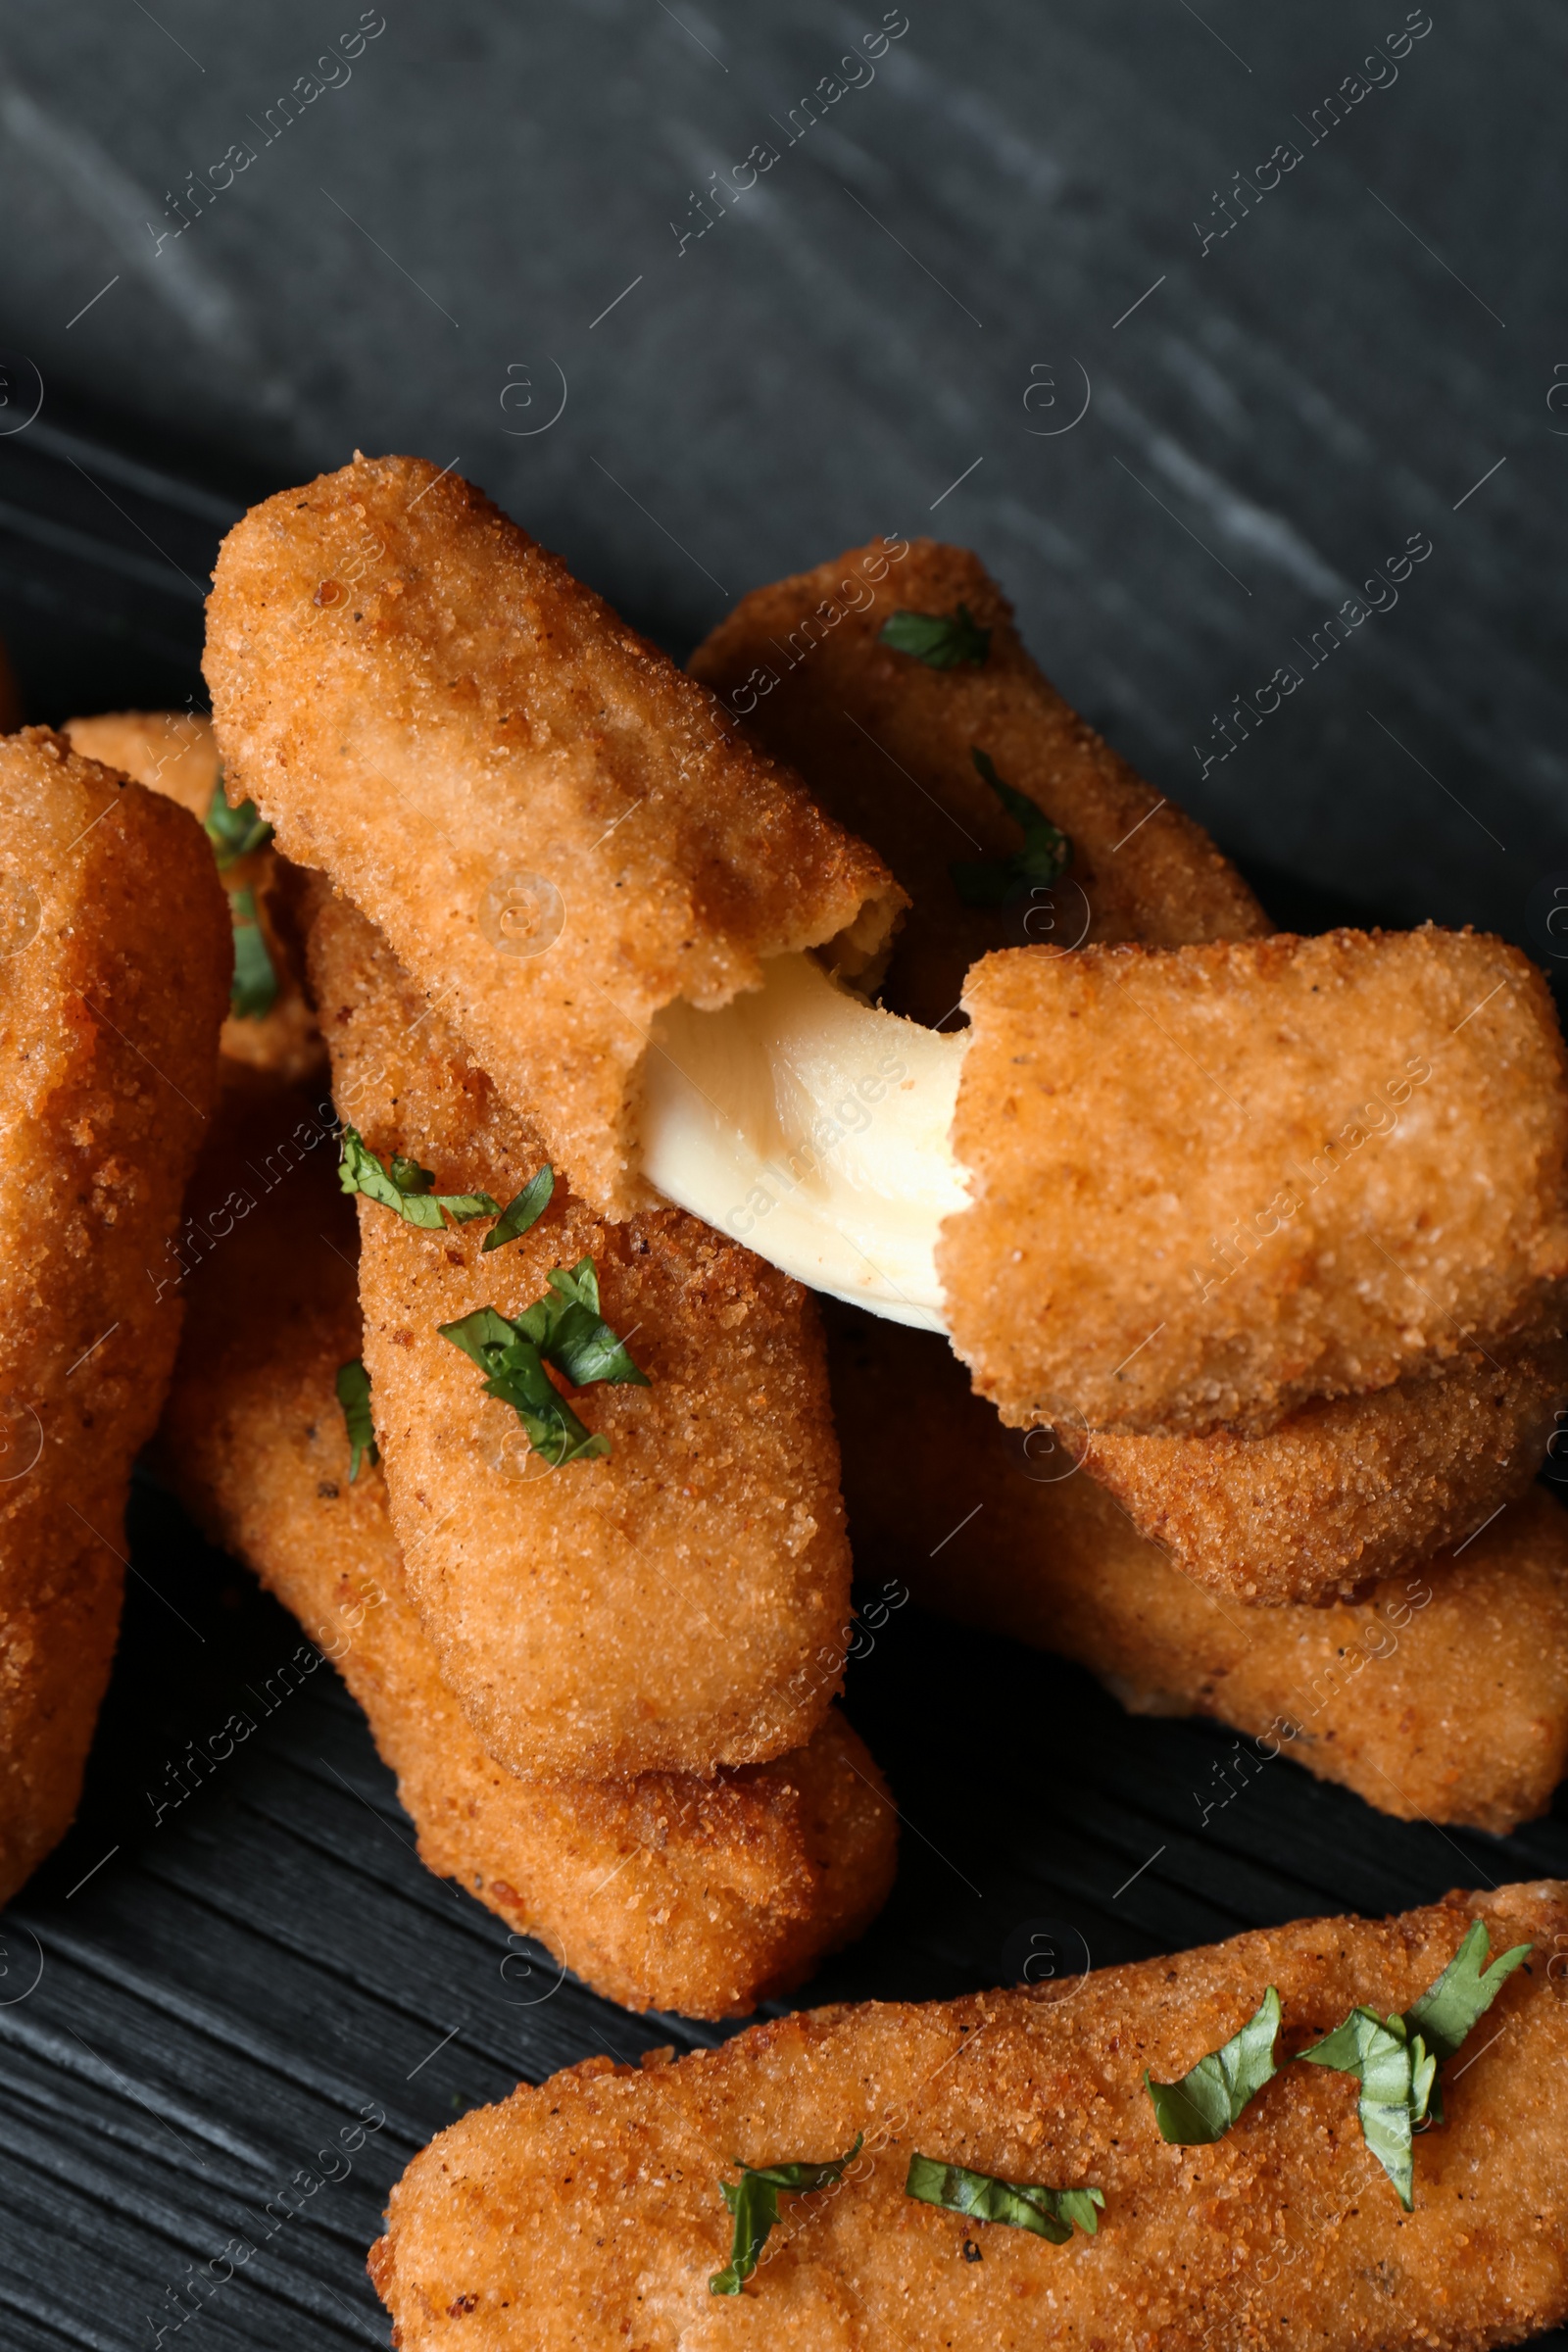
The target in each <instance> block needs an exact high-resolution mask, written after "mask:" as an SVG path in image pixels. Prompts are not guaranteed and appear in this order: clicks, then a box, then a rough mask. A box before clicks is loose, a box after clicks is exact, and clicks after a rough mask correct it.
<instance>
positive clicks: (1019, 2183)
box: [904, 2155, 1105, 2246]
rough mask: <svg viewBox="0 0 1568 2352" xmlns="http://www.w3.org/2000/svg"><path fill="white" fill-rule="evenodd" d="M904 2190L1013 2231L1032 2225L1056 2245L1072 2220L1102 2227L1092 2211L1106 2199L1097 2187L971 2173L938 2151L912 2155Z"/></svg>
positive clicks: (1084, 2226)
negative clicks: (1049, 2184) (1056, 2185)
mask: <svg viewBox="0 0 1568 2352" xmlns="http://www.w3.org/2000/svg"><path fill="white" fill-rule="evenodd" d="M904 2193H905V2195H906V2196H907V2197H918V2198H919V2200H920V2202H921V2203H922V2204H923V2205H940V2206H942V2207H943V2208H944V2209H945V2210H946V2211H947V2212H949V2213H961V2214H965V2215H967V2216H968V2218H969V2219H970V2220H971V2221H976V2222H1007V2223H1009V2224H1010V2225H1011V2227H1012V2228H1013V2229H1029V2230H1032V2231H1033V2233H1034V2235H1035V2236H1036V2237H1047V2238H1049V2239H1050V2240H1051V2243H1052V2244H1053V2245H1054V2246H1064V2245H1065V2244H1066V2243H1067V2240H1068V2238H1069V2237H1071V2235H1072V2226H1073V2224H1074V2222H1076V2223H1077V2224H1078V2227H1079V2229H1084V2230H1087V2231H1088V2233H1089V2235H1090V2236H1091V2237H1093V2236H1094V2234H1095V2231H1096V2230H1097V2229H1099V2227H1100V2222H1099V2217H1098V2214H1097V2212H1096V2208H1097V2207H1098V2206H1103V2204H1104V2202H1105V2200H1104V2197H1103V2194H1102V2192H1101V2191H1100V2190H1099V2189H1098V2188H1045V2187H1042V2186H1041V2184H1040V2182H1039V2181H1037V2180H998V2179H997V2178H996V2176H995V2175H994V2174H992V2173H972V2172H970V2171H969V2170H968V2169H967V2167H966V2166H964V2165H961V2164H944V2163H943V2162H942V2160H941V2158H940V2157H937V2156H918V2155H915V2156H911V2157H910V2158H909V2169H908V2172H907V2175H906V2176H905V2181H904Z"/></svg>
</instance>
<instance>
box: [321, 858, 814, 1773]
mask: <svg viewBox="0 0 1568 2352" xmlns="http://www.w3.org/2000/svg"><path fill="white" fill-rule="evenodd" d="M310 954H311V962H312V969H313V972H314V973H315V976H316V981H317V1002H318V1004H319V1007H320V1014H321V1025H322V1029H323V1031H324V1033H325V1035H326V1037H327V1040H328V1043H329V1045H330V1048H331V1052H332V1057H333V1071H334V1086H335V1091H336V1099H337V1104H338V1108H339V1111H340V1112H341V1114H342V1116H343V1117H344V1119H345V1120H349V1121H352V1122H353V1123H354V1124H355V1125H356V1126H357V1127H359V1128H361V1129H362V1131H363V1133H364V1135H365V1139H366V1141H367V1143H368V1145H369V1147H370V1149H371V1150H373V1151H378V1152H381V1153H382V1154H383V1156H385V1155H386V1154H387V1153H389V1152H392V1151H397V1152H403V1153H406V1154H407V1155H409V1156H410V1157H413V1158H415V1159H417V1160H418V1161H420V1162H421V1164H423V1165H425V1166H428V1167H431V1168H433V1169H434V1171H435V1175H436V1184H437V1190H439V1191H442V1192H453V1191H459V1192H470V1191H479V1190H482V1191H485V1192H487V1193H489V1194H490V1195H491V1197H492V1198H493V1199H495V1200H496V1201H501V1202H503V1203H505V1202H507V1201H510V1200H512V1199H513V1198H514V1196H515V1195H516V1194H517V1193H518V1192H520V1191H521V1190H522V1188H523V1186H524V1185H525V1184H527V1183H528V1182H529V1180H530V1179H531V1178H532V1177H533V1176H534V1175H535V1173H536V1172H537V1170H538V1169H539V1167H540V1165H541V1163H542V1162H543V1160H544V1158H545V1146H544V1142H543V1139H542V1138H541V1136H540V1135H539V1133H538V1131H537V1130H536V1129H534V1128H533V1127H532V1126H531V1125H530V1124H529V1123H528V1122H526V1121H525V1120H523V1119H522V1118H521V1117H519V1116H518V1115H517V1114H516V1113H515V1112H514V1111H513V1110H511V1109H510V1108H509V1107H508V1106H507V1105H506V1104H505V1103H503V1102H502V1099H501V1097H500V1095H499V1094H498V1092H497V1090H496V1089H495V1087H494V1086H492V1084H491V1082H490V1080H489V1079H488V1078H487V1077H486V1076H484V1074H483V1073H482V1072H480V1071H478V1070H476V1069H475V1068H474V1067H473V1066H472V1064H471V1063H470V1062H469V1061H468V1060H467V1059H466V1057H465V1055H464V1054H463V1052H462V1050H461V1048H460V1047H459V1045H458V1043H457V1041H456V1039H455V1037H454V1036H453V1033H452V1031H451V1030H450V1029H449V1028H448V1026H447V1025H446V1022H445V1017H444V1013H443V1011H442V1010H441V1008H440V1007H439V1005H434V1004H432V1002H431V1001H430V1000H429V999H428V998H426V996H425V995H424V993H423V992H422V991H421V990H419V989H417V987H416V986H415V985H414V983H413V982H412V981H410V980H409V979H408V977H407V976H406V975H405V974H404V973H403V972H402V971H401V970H400V968H399V966H398V964H397V962H396V959H395V958H394V956H392V954H391V952H390V950H389V949H388V947H387V946H386V944H385V942H384V941H383V940H382V939H381V938H380V936H379V935H378V933H377V932H376V931H375V929H374V926H373V925H371V924H369V923H368V922H367V921H366V920H365V918H364V916H363V915H360V914H358V913H357V912H356V911H355V910H354V909H353V908H352V907H348V906H347V905H346V904H344V903H343V902H342V901H337V902H331V903H328V904H326V905H325V906H323V907H322V909H321V912H320V915H319V920H318V921H317V923H316V926H315V928H314V930H313V932H312V936H311V944H310ZM487 1230H488V1228H486V1227H484V1226H481V1225H476V1224H474V1225H466V1226H464V1227H462V1228H461V1229H453V1230H451V1231H448V1232H445V1233H429V1232H423V1231H418V1230H417V1229H415V1228H413V1227H411V1226H408V1225H406V1224H404V1223H403V1222H402V1221H401V1219H400V1218H399V1217H398V1216H397V1215H396V1214H395V1212H393V1211H392V1210H390V1209H387V1208H384V1207H382V1206H380V1205H379V1204H378V1203H376V1202H373V1201H365V1200H363V1199H362V1201H361V1204H360V1231H361V1240H362V1250H363V1255H362V1260H361V1274H360V1286H361V1298H362V1301H363V1304H364V1307H365V1356H366V1362H367V1365H368V1369H369V1374H370V1380H371V1384H372V1387H373V1390H374V1404H375V1416H376V1423H377V1427H378V1430H379V1432H380V1439H381V1446H382V1451H383V1456H384V1459H385V1463H386V1471H387V1486H388V1492H389V1495H390V1497H391V1505H392V1519H393V1525H394V1527H395V1528H396V1530H397V1534H398V1538H399V1541H400V1542H401V1544H402V1545H403V1549H404V1558H405V1563H406V1568H407V1573H408V1580H409V1586H410V1590H411V1592H412V1593H413V1594H414V1597H415V1600H416V1602H417V1606H418V1610H419V1615H420V1619H421V1621H422V1623H423V1626H424V1630H425V1632H426V1634H427V1635H428V1636H429V1638H430V1640H431V1641H432V1642H433V1643H434V1644H435V1647H436V1650H437V1652H438V1654H439V1656H440V1659H441V1666H442V1672H443V1673H444V1675H445V1676H446V1679H447V1681H448V1682H449V1683H450V1684H451V1686H452V1688H453V1690H454V1691H456V1692H457V1694H458V1696H459V1698H460V1699H461V1700H462V1702H463V1704H464V1706H465V1707H466V1710H467V1712H468V1714H469V1716H470V1717H471V1719H472V1721H473V1722H474V1724H475V1726H476V1727H477V1729H478V1731H479V1734H480V1736H481V1738H482V1739H483V1740H484V1741H485V1744H486V1746H487V1747H488V1748H489V1749H490V1751H491V1753H492V1754H493V1755H494V1756H495V1757H496V1758H497V1759H498V1761H500V1762H502V1763H504V1764H507V1765H508V1766H510V1767H511V1769H512V1770H514V1771H517V1772H528V1773H545V1772H553V1773H566V1772H570V1773H581V1774H586V1775H591V1776H594V1777H615V1778H623V1777H630V1776H631V1775H633V1774H635V1773H639V1772H649V1771H675V1772H706V1771H708V1770H710V1769H711V1767H712V1766H713V1765H714V1764H749V1763H761V1762H765V1761H766V1760H767V1759H768V1758H769V1757H772V1756H779V1755H783V1754H784V1753H785V1752H786V1751H787V1750H789V1749H790V1748H794V1747H799V1746H800V1745H801V1744H802V1743H803V1742H804V1741H805V1740H809V1738H810V1735H811V1733H812V1732H813V1731H814V1730H815V1728H816V1726H817V1724H818V1723H819V1722H820V1721H821V1720H822V1718H823V1716H824V1715H825V1714H826V1712H827V1709H828V1706H829V1703H830V1701H831V1700H832V1698H833V1696H834V1695H835V1693H836V1691H837V1690H838V1688H839V1683H840V1675H841V1669H842V1666H843V1657H844V1649H843V1641H842V1639H841V1636H842V1629H843V1628H844V1627H845V1626H846V1624H847V1623H848V1621H849V1607H850V1596H849V1582H850V1557H849V1546H848V1544H847V1543H846V1541H845V1536H844V1513H843V1505H842V1503H841V1501H840V1499H839V1491H838V1471H839V1464H838V1448H837V1445H836V1442H835V1440H834V1436H833V1425H832V1415H831V1410H830V1407H829V1404H828V1397H827V1373H826V1366H825V1361H824V1355H823V1348H822V1340H821V1332H820V1327H819V1324H818V1322H817V1317H816V1310H815V1307H814V1304H813V1302H812V1301H811V1300H810V1299H809V1298H808V1296H807V1295H806V1293H805V1292H803V1291H801V1290H800V1289H798V1288H797V1286H796V1285H795V1284H793V1283H791V1282H789V1281H788V1280H787V1279H786V1278H785V1277H783V1276H781V1275H779V1274H778V1273H777V1272H775V1271H774V1269H773V1268H772V1267H770V1266H766V1265H763V1264H762V1263H761V1261H760V1259H757V1258H754V1257H752V1256H751V1255H750V1254H749V1253H748V1252H747V1251H746V1250H742V1249H740V1248H739V1247H738V1246H737V1245H736V1244H734V1243H725V1242H724V1241H722V1240H721V1239H720V1238H719V1237H718V1236H717V1235H715V1234H713V1233H711V1232H710V1231H709V1230H708V1228H707V1227H705V1226H702V1225H700V1224H698V1223H697V1222H696V1221H695V1220H694V1219H692V1218H690V1217H687V1216H684V1215H682V1214H681V1213H680V1212H679V1211H677V1210H670V1209H665V1210H662V1211H655V1212H654V1213H653V1214H651V1215H649V1216H645V1217H639V1218H637V1219H635V1220H632V1221H630V1222H627V1223H622V1224H614V1225H613V1224H610V1223H608V1222H606V1221H605V1220H603V1219H601V1218H598V1217H596V1216H595V1215H594V1214H593V1212H592V1211H591V1210H589V1209H588V1208H586V1207H585V1206H584V1205H583V1204H582V1203H581V1202H580V1201H576V1200H574V1199H572V1198H570V1197H569V1196H567V1195H566V1194H565V1191H564V1186H559V1185H558V1188H557V1191H556V1195H555V1199H554V1201H552V1203H551V1206H550V1208H549V1210H548V1211H547V1212H546V1214H545V1215H544V1216H543V1217H542V1218H541V1219H540V1221H539V1222H538V1223H537V1224H536V1225H535V1226H534V1227H533V1228H532V1230H531V1231H530V1232H528V1233H526V1234H524V1235H523V1237H522V1239H521V1240H520V1241H517V1242H514V1243H510V1244H508V1245H507V1246H506V1247H505V1248H504V1249H500V1250H494V1251H492V1252H490V1253H484V1252H483V1250H482V1243H483V1239H484V1234H485V1232H486V1231H487ZM585 1256H588V1257H592V1258H593V1260H594V1261H595V1264H596V1266H597V1269H598V1276H599V1282H600V1285H601V1290H602V1296H603V1302H604V1313H605V1316H606V1317H607V1319H608V1320H609V1322H610V1323H611V1324H612V1325H613V1328H614V1330H615V1331H616V1332H617V1333H618V1334H619V1335H620V1337H621V1339H622V1340H623V1341H625V1342H626V1344H627V1345H628V1346H629V1348H630V1349H631V1351H632V1354H633V1357H634V1359H635V1361H636V1362H637V1364H638V1365H639V1366H640V1367H641V1368H642V1369H643V1370H644V1371H646V1373H647V1374H648V1376H649V1379H650V1382H651V1385H650V1386H649V1387H647V1388H630V1387H628V1388H609V1387H597V1388H593V1389H591V1390H588V1391H585V1392H583V1394H582V1395H581V1397H578V1399H577V1401H578V1404H579V1405H580V1407H581V1412H582V1417H583V1419H584V1421H585V1422H586V1423H587V1425H588V1426H589V1427H590V1428H591V1429H592V1430H593V1431H594V1432H595V1433H597V1434H601V1435H604V1436H606V1437H608V1438H609V1439H610V1441H611V1445H612V1447H613V1450H612V1452H611V1454H610V1455H609V1457H608V1458H605V1459H599V1460H578V1461H569V1462H566V1463H564V1464H563V1466H562V1467H561V1468H560V1469H557V1470H553V1471H551V1470H547V1468H546V1466H545V1463H544V1460H543V1457H541V1456H540V1455H538V1454H536V1453H532V1452H528V1451H526V1450H524V1448H523V1446H522V1439H521V1430H520V1427H519V1423H518V1420H517V1416H516V1414H515V1412H514V1411H513V1409H512V1407H511V1406H510V1405H508V1404H506V1403H503V1402H502V1401H501V1400H500V1399H498V1398H487V1397H485V1395H484V1393H483V1390H482V1387H481V1378H480V1374H479V1372H478V1371H477V1370H476V1368H475V1367H474V1365H473V1364H472V1363H471V1362H470V1361H469V1360H468V1358H467V1357H466V1355H465V1354H463V1353H462V1352H461V1351H460V1350H459V1349H458V1348H456V1347H454V1346H453V1345H452V1344H451V1343H450V1342H449V1341H447V1340H446V1339H444V1338H443V1337H442V1336H441V1332H440V1328H439V1327H440V1325H442V1324H443V1323H450V1322H454V1321H456V1320H457V1319H459V1318H460V1317H463V1316H466V1315H467V1314H470V1313H472V1312H473V1311H474V1310H476V1309H477V1308H479V1307H481V1306H486V1305H493V1306H496V1307H498V1308H499V1309H500V1311H501V1312H502V1313H503V1314H504V1315H509V1316H515V1315H516V1314H519V1313H520V1312H521V1311H522V1310H523V1309H524V1308H525V1307H526V1306H528V1305H529V1304H530V1303H531V1302H532V1301H533V1300H535V1299H538V1298H539V1297H540V1296H541V1295H544V1294H545V1293H546V1290H547V1277H548V1275H549V1273H550V1271H551V1270H552V1268H554V1267H558V1266H565V1267H570V1266H572V1265H574V1264H576V1262H577V1261H578V1260H579V1259H581V1258H583V1257H585Z"/></svg>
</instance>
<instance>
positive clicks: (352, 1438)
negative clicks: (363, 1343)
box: [337, 1356, 381, 1487]
mask: <svg viewBox="0 0 1568 2352" xmlns="http://www.w3.org/2000/svg"><path fill="white" fill-rule="evenodd" d="M337 1400H338V1402H339V1404H340V1405H341V1406H342V1407H343V1424H344V1427H345V1428H346V1429H347V1431H348V1433H349V1485H350V1486H351V1487H352V1486H353V1484H354V1481H355V1480H356V1479H357V1478H358V1477H359V1475H360V1463H361V1461H362V1460H363V1459H364V1457H365V1455H366V1454H368V1455H369V1457H370V1459H371V1461H372V1462H378V1461H379V1460H380V1459H381V1448H380V1446H378V1445H377V1444H376V1442H375V1424H374V1422H373V1421H372V1420H371V1419H370V1375H369V1374H368V1372H367V1370H366V1369H365V1364H364V1361H363V1359H362V1358H361V1357H360V1356H356V1357H355V1358H354V1360H353V1362H352V1363H348V1364H340V1365H339V1366H338V1373H337Z"/></svg>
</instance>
